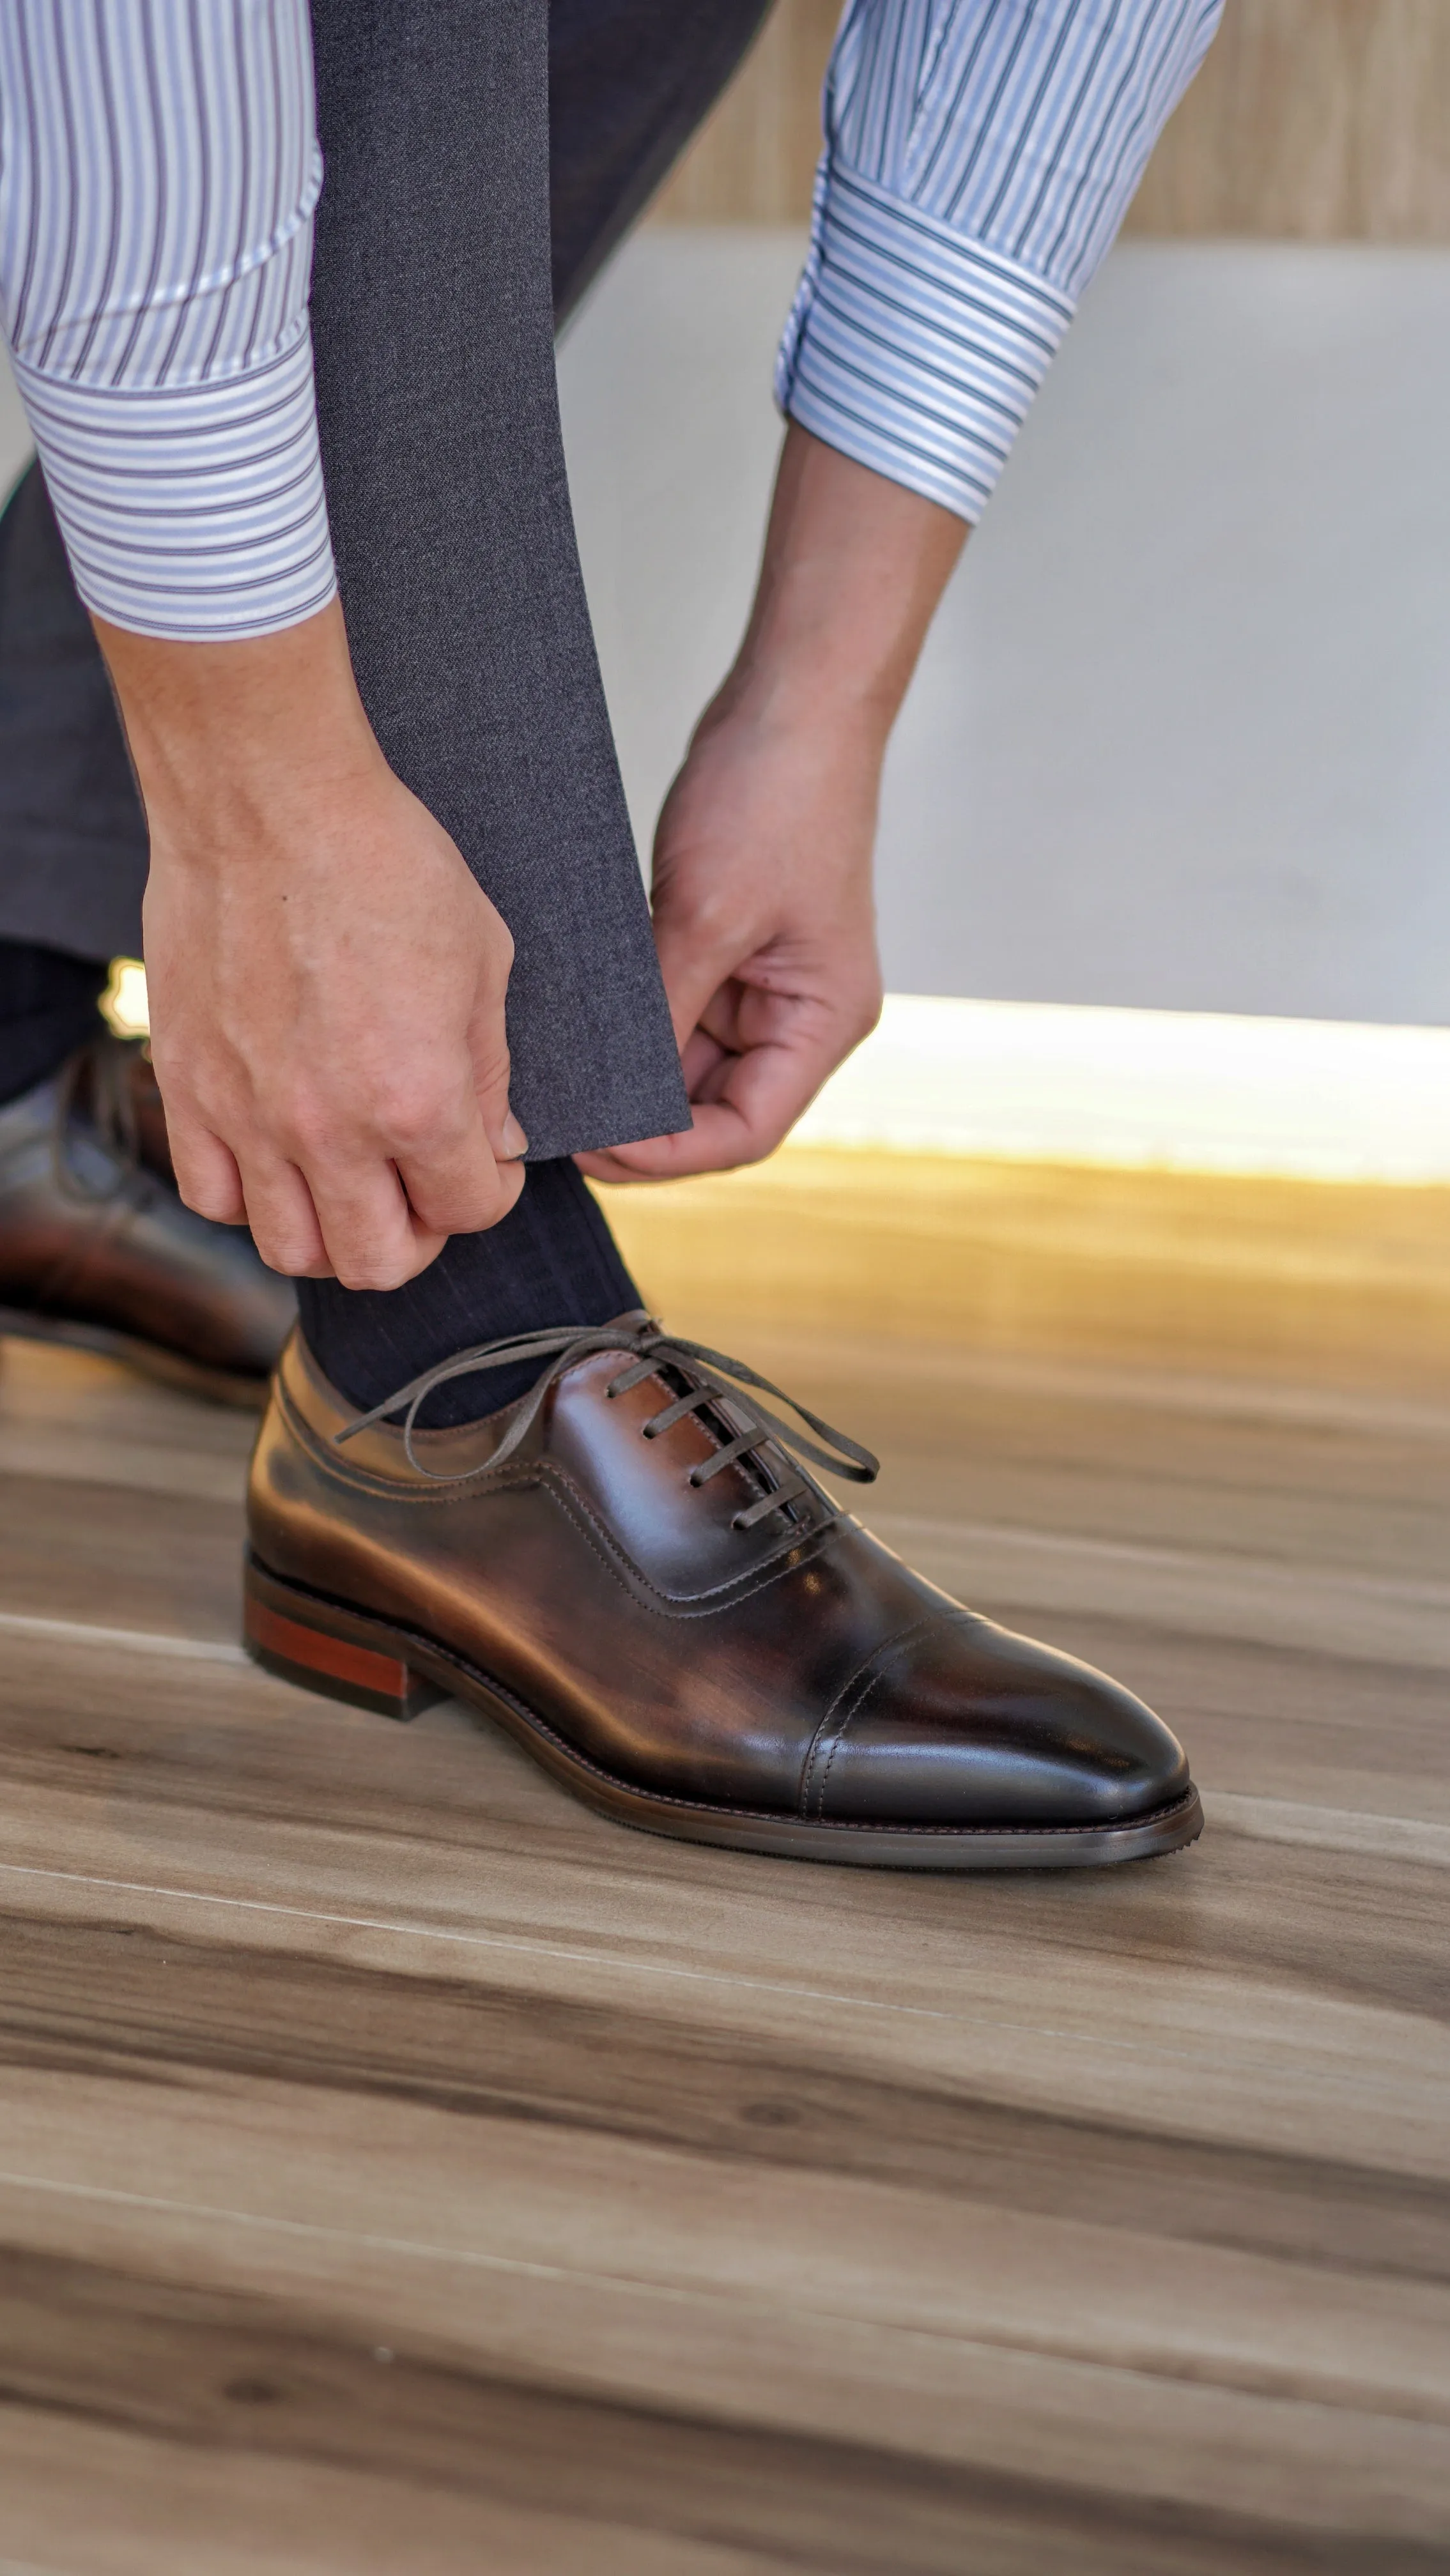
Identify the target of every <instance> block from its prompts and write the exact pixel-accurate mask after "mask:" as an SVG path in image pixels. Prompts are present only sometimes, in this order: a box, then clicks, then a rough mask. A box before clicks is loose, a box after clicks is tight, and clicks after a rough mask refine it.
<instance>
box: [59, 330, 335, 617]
mask: <svg viewBox="0 0 1450 2576" xmlns="http://www.w3.org/2000/svg"><path fill="white" fill-rule="evenodd" d="M14 364H15V377H16V382H17V384H18V386H19V390H20V397H21V400H22V402H23V403H24V405H25V410H26V414H27V417H28V419H29V422H30V426H31V430H32V432H33V434H34V438H35V443H36V446H37V448H38V449H39V451H40V462H41V468H42V471H43V472H44V475H45V483H46V489H47V491H48V492H49V494H50V498H51V501H52V503H53V504H54V508H55V514H56V517H57V519H58V520H59V522H60V529H61V534H62V536H63V537H64V539H65V545H66V552H67V554H68V555H69V557H70V563H71V570H72V572H73V573H74V575H75V582H76V588H77V589H78V590H79V592H80V594H81V597H82V599H83V600H84V601H85V603H86V605H87V607H88V608H92V609H94V610H95V611H96V613H97V615H98V616H101V617H105V618H108V619H110V621H111V622H112V624H114V625H116V626H124V627H129V628H130V629H132V630H133V632H135V633H137V634H141V635H162V636H170V637H174V638H176V639H177V640H179V641H182V642H187V643H211V642H225V641H226V640H227V639H228V638H230V637H233V636H239V635H268V634H274V633H275V632H277V630H278V629H279V628H281V627H284V626H296V625H298V624H300V622H301V620H302V619H303V618H304V617H311V616H312V615H313V614H314V612H315V611H316V610H317V609H319V608H323V607H325V606H326V604H327V602H328V600H329V599H330V598H331V597H332V595H333V592H334V590H335V589H336V586H337V585H336V579H335V576H334V573H333V566H332V545H331V540H330V538H329V536H328V530H327V503H326V498H325V496H324V493H323V488H322V463H321V458H320V456H319V453H318V446H317V413H316V407H315V402H314V396H313V385H312V339H311V334H310V332H309V331H308V329H307V327H306V324H305V322H304V324H303V327H302V329H301V332H300V334H298V335H296V336H294V338H293V339H292V341H291V343H290V345H289V346H288V347H286V348H285V349H283V350H281V351H279V352H274V353H273V354H272V355H270V356H269V357H268V358H267V360H266V361H265V362H264V363H263V364H261V365H259V366H254V367H251V368H248V369H247V370H245V372H241V373H238V374H236V375H233V376H226V377H223V378H220V379H218V380H215V381H212V382H210V383H207V384H200V385H178V386H162V387H159V388H148V389H146V390H140V391H138V390H132V389H129V388H116V387H111V386H97V385H84V384H75V383H73V382H68V381H65V380H63V379H58V378H56V377H54V376H44V375H41V374H39V373H38V372H37V370H36V369H35V368H34V367H32V366H28V365H27V364H26V363H25V361H24V360H23V359H21V358H19V357H18V356H17V357H16V359H15V361H14Z"/></svg>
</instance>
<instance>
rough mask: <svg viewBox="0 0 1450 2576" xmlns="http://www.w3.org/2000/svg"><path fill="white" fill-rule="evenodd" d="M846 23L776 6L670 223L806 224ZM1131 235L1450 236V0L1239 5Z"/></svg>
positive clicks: (816, 11) (1156, 162)
mask: <svg viewBox="0 0 1450 2576" xmlns="http://www.w3.org/2000/svg"><path fill="white" fill-rule="evenodd" d="M838 16H839V8H838V0H778V5H777V7H776V10H775V13H774V15H773V16H772V18H771V19H770V20H769V22H768V24H767V26H766V28H765V31H764V33H763V35H762V36H761V38H760V40H759V42H758V43H757V45H756V47H755V49H754V51H753V53H752V54H751V56H750V58H749V60H748V61H747V63H746V64H745V66H744V69H743V70H742V72H741V73H740V75H739V76H738V78H737V79H736V81H735V83H734V85H733V87H732V88H731V89H730V90H729V92H728V93H727V94H726V96H725V98H724V99H723V100H722V101H721V103H720V106H719V107H718V108H717V110H716V112H715V114H714V116H713V117H712V118H711V119H710V122H709V124H708V125H707V126H706V127H705V129H704V131H703V133H702V134H701V135H700V136H699V138H698V140H697V141H696V143H695V145H694V147H693V148H692V150H691V151H690V152H689V153H688V154H687V155H686V157H685V160H684V161H683V162H682V164H681V166H680V168H679V169H678V170H677V172H676V173H675V176H674V178H673V179H672V180H671V181H670V183H669V185H668V187H667V188H666V190H665V191H664V194H663V196H662V197H661V199H660V201H659V205H658V208H657V210H656V211H657V216H658V219H659V220H661V221H664V222H668V223H801V222H804V220H805V218H806V216H807V214H808V213H809V211H810V197H811V177H812V172H813V170H814V166H815V160H816V154H817V152H818V150H819V142H820V123H819V101H820V86H821V79H822V75H823V73H824V70H825V64H826V57H827V55H828V53H829V51H830V44H831V37H832V34H833V33H834V29H835V24H836V20H837V17H838ZM1128 230H1129V231H1130V232H1133V233H1137V234H1139V235H1143V234H1147V235H1158V236H1170V237H1171V236H1178V237H1183V236H1187V237H1197V238H1200V239H1203V238H1210V239H1214V238H1219V239H1221V238H1224V237H1225V236H1228V237H1232V236H1238V237H1239V238H1248V239H1259V240H1270V241H1383V242H1444V241H1450V0H1228V7H1227V9H1226V12H1225V16H1224V24H1223V26H1222V28H1221V30H1220V32H1219V35H1218V38H1217V40H1216V42H1215V44H1214V46H1213V48H1212V50H1211V52H1210V54H1209V57H1208V61H1207V62H1206V64H1205V65H1204V68H1203V70H1202V72H1201V73H1200V75H1199V77H1198V79H1197V81H1196V82H1195V83H1194V85H1193V87H1192V89H1191V90H1190V91H1189V93H1188V96H1187V98H1186V99H1185V100H1184V102H1183V104H1182V106H1181V107H1180V108H1179V110H1178V113H1177V115H1176V116H1175V117H1174V118H1173V120H1172V122H1171V123H1170V124H1169V126H1168V128H1167V130H1166V132H1165V133H1164V135H1163V138H1162V140H1161V142H1160V143H1159V146H1158V149H1157V151H1156V153H1155V154H1154V156H1153V159H1152V161H1151V163H1150V165H1149V168H1148V171H1147V174H1146V176H1145V178H1144V181H1143V185H1142V187H1141V189H1140V190H1139V192H1138V197H1137V200H1136V202H1135V204H1134V206H1133V208H1132V211H1131V213H1130V215H1129V218H1128Z"/></svg>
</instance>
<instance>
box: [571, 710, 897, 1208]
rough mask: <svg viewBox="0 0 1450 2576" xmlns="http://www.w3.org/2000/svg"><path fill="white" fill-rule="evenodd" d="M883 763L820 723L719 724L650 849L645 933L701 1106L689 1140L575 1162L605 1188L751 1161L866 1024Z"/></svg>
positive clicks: (713, 722) (679, 784) (874, 973)
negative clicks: (651, 936)
mask: <svg viewBox="0 0 1450 2576" xmlns="http://www.w3.org/2000/svg"><path fill="white" fill-rule="evenodd" d="M878 773H879V754H878V753H877V752H876V750H875V747H874V745H873V744H872V743H871V742H870V740H869V739H867V738H866V737H865V736H864V735H863V734H860V733H858V734H855V735H853V734H852V732H851V731H850V729H849V728H848V729H847V730H846V732H845V733H844V734H843V735H842V736H841V737H839V738H838V737H837V735H836V734H835V732H834V731H833V730H832V729H831V728H830V727H829V725H828V724H827V723H826V722H825V721H821V722H818V723H815V724H809V723H804V722H802V723H797V724H790V723H783V724H772V722H771V720H770V718H769V717H768V716H764V715H757V714H756V713H754V712H753V711H751V710H750V709H748V708H743V709H734V710H730V711H726V712H723V713H713V712H712V714H711V715H710V716H708V717H707V718H706V720H705V722H704V723H703V724H702V725H701V727H700V730H699V732H698V733H697V735H696V737H695V740H694V743H693V744H692V746H691V750H690V756H689V758H688V760H687V761H686V763H685V766H684V768H683V769H682V771H681V772H680V775H679V777H678V778H677V779H676V781H675V784H674V786H673V787H672V789H671V790H670V794H669V798H668V801H667V803H666V805H665V809H664V812H663V813H662V815H661V817H660V824H659V831H658V834H657V836H656V840H655V858H654V923H655V941H656V945H657V947H658V949H659V958H660V967H661V971H662V973H663V975H664V980H665V990H666V992H667V994H668V995H669V1000H670V1008H671V1011H672V1013H673V1016H674V1022H675V1035H676V1038H677V1040H678V1042H679V1048H680V1056H681V1061H682V1063H683V1065H684V1072H685V1084H686V1088H687V1090H688V1092H689V1095H690V1103H691V1107H692V1109H693V1111H694V1124H693V1127H692V1128H691V1129H690V1130H689V1131H688V1132H687V1133H685V1134H684V1135H679V1136H661V1137H658V1138H655V1139H652V1140H651V1141H650V1142H649V1143H647V1144H642V1145H627V1146H622V1147H620V1148H619V1149H618V1151H616V1152H614V1153H611V1154H590V1155H583V1156H581V1157H580V1160H581V1162H582V1164H583V1167H584V1169H585V1170H586V1171H587V1172H589V1173H590V1174H591V1176H592V1177H594V1178H595V1179H599V1180H643V1179H649V1180H663V1179H668V1178H670V1177H671V1176H672V1175H674V1174H676V1173H684V1172H710V1171H723V1170H726V1169H728V1168H730V1167H731V1166H732V1165H734V1164H737V1163H754V1162H759V1160H760V1159H761V1157H762V1156H763V1155H765V1154H769V1153H771V1152H772V1151H773V1150H774V1148H775V1147H776V1146H777V1145H778V1144H779V1143H780V1140H781V1138H782V1137H783V1136H784V1135H785V1134H786V1133H787V1132H788V1131H789V1129H790V1128H791V1127H793V1126H794V1125H795V1122H796V1120H797V1118H799V1116H800V1114H801V1111H802V1110H803V1109H804V1108H805V1107H806V1104H807V1102H808V1101H810V1100H811V1099H813V1098H814V1096H815V1094H816V1092H817V1091H818V1090H819V1089H820V1087H821V1084H822V1083H823V1082H824V1081H825V1078H826V1076H827V1074H828V1073H830V1072H831V1071H832V1070H833V1069H834V1067H835V1066H836V1065H838V1064H839V1063H840V1061H841V1059H842V1057H843V1056H845V1055H849V1053H850V1051H851V1049H852V1047H854V1046H856V1045H857V1044H859V1042H860V1040H861V1039H862V1038H863V1037H865V1035H866V1033H867V1031H868V1030H869V1029H871V1028H873V1027H874V1026H875V1024H876V1020H877V1017H878V1015H879V1013H880V1009H881V971H880V968H879V966H878V964H877V961H876V925H875V918H874V913H873V907H872V901H871V843H872V835H873V832H874V827H875V821H876V790H877V778H878Z"/></svg>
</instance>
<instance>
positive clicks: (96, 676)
mask: <svg viewBox="0 0 1450 2576" xmlns="http://www.w3.org/2000/svg"><path fill="white" fill-rule="evenodd" d="M145 884H146V826H145V823H144V822H143V820H142V816H141V806H140V801H139V799H138V797H137V794H136V789H135V785H134V782H133V780H132V777H131V764H130V762H129V760H128V759H127V757H126V746H125V743H124V742H123V740H122V737H121V728H120V724H119V722H118V721H117V717H116V710H115V706H114V704H113V703H112V699H111V691H110V684H109V682H108V681H107V678H106V669H105V664H104V663H103V662H102V660H101V656H100V653H99V651H98V650H97V647H96V639H95V634H94V632H93V630H92V626H91V621H90V619H89V617H88V616H87V615H86V612H85V610H84V608H83V607H82V606H81V602H80V599H79V597H78V595H77V592H76V587H75V584H74V582H73V581H72V580H71V574H70V566H69V564H68V563H67V561H66V556H65V548H64V546H63V545H62V543H61V536H60V530H59V528H58V527H57V525H56V522H55V513H54V511H53V510H52V509H51V506H50V499H49V496H48V494H47V492H46V489H45V485H44V483H43V481H42V480H41V473H40V467H39V466H38V465H35V464H33V465H31V467H30V468H29V471H28V472H27V473H25V474H24V475H22V477H21V479H20V482H19V483H18V485H17V486H16V489H15V491H14V493H13V494H12V495H11V499H10V503H9V506H8V508H7V509H6V511H5V513H4V516H3V517H0V941H15V942H20V943H23V944H24V945H26V946H34V947H37V948H39V949H42V950H53V951H65V952H66V953H68V954H69V955H71V956H75V957H83V958H87V959H96V960H101V959H105V958H108V957H116V956H131V957H139V955H140V953H141V896H142V892H143V890H144V887H145ZM0 1009H3V1001H0Z"/></svg>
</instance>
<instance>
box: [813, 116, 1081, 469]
mask: <svg viewBox="0 0 1450 2576" xmlns="http://www.w3.org/2000/svg"><path fill="white" fill-rule="evenodd" d="M1073 309H1074V308H1073V304H1072V301H1071V299H1070V298H1069V297H1068V296H1066V295H1064V294H1063V293H1062V291H1061V289H1060V288H1058V287H1055V286H1050V285H1049V284H1048V282H1047V280H1046V279H1045V278H1043V277H1039V276H1038V275H1036V274H1035V273H1034V271H1032V270H1031V269H1027V268H1023V267H1022V266H1021V265H1020V263H1019V262H1018V261H1016V260H1013V259H1007V258H1004V256H1003V254H1002V253H1001V252H1000V251H995V250H989V249H987V248H986V247H985V245H984V244H983V243H981V242H976V241H971V240H968V239H967V238H966V237H965V236H964V235H963V234H961V233H957V232H953V231H952V229H951V228H950V226H949V225H947V224H944V223H941V222H939V221H938V220H937V218H936V217H935V216H932V215H927V214H923V213H922V212H921V210H920V208H919V207H916V206H913V205H911V204H909V203H908V202H907V201H906V200H905V199H903V198H900V197H894V196H892V195H891V194H890V192H889V191H888V190H887V189H885V188H882V187H879V186H878V185H877V184H876V183H875V181H874V180H870V179H864V178H862V176H861V175H860V173H859V172H858V171H854V170H850V169H847V168H846V167H845V166H844V165H843V164H842V163H841V162H840V161H839V160H834V159H831V160H828V161H825V162H823V163H822V165H821V175H820V179H819V181H818V184H817V194H816V211H815V220H814V224H813V227H812V237H811V249H810V256H809V259H808V260H807V263H806V269H805V274H804V276H803V277H802V279H801V284H800V290H799V293H798V294H797V296H796V301H795V306H794V309H793V311H792V313H791V317H790V320H789V322H788V323H787V325H786V330H785V337H784V340H783V341H782V343H781V350H780V356H779V359H778V360H777V364H776V379H775V382H776V398H777V400H778V402H779V404H780V407H781V409H782V411H784V412H786V413H788V414H789V416H790V418H791V419H792V420H796V421H799V422H800V425H801V427H802V428H803V429H809V430H812V431H814V433H815V435H816V436H817V437H818V438H821V439H824V440H825V442H826V444H827V445H828V446H830V447H836V448H839V449H840V450H841V451H842V452H843V453H844V454H845V455H847V456H854V457H855V458H856V459H857V461H858V463H860V464H862V465H869V466H872V467H873V468H874V469H875V471H876V472H877V473H878V474H884V475H886V476H888V477H889V479H890V480H891V481H892V482H893V483H904V484H906V485H907V487H908V488H909V489H910V490H911V491H913V492H920V493H922V494H923V495H924V496H925V498H926V499H927V500H929V501H939V502H940V503H941V504H942V506H943V507H944V508H945V509H948V510H954V511H955V512H956V513H957V515H958V516H959V517H960V518H963V519H970V520H975V519H978V518H980V517H981V514H982V512H983V510H984V509H985V508H986V505H987V501H988V499H989V497H990V495H991V492H992V488H993V486H994V484H995V483H996V480H997V477H998V475H999V474H1000V473H1001V471H1002V468H1003V466H1004V465H1005V464H1006V462H1007V457H1008V453H1009V451H1010V449H1011V446H1012V441H1013V439H1014V438H1015V437H1016V435H1017V432H1018V430H1019V429H1020V428H1021V426H1022V422H1023V420H1024V418H1025V417H1026V413H1027V409H1028V406H1029V404H1030V403H1031V401H1032V397H1033V395H1034V394H1035V393H1036V391H1037V388H1038V386H1039V385H1040V384H1041V382H1042V379H1043V377H1044V376H1045V375H1046V373H1047V369H1048V366H1049V365H1050V363H1051V361H1052V358H1053V356H1054V355H1055V353H1056V351H1057V348H1058V345H1059V343H1060V342H1061V340H1062V337H1063V334H1064V332H1065V331H1066V329H1067V326H1068V324H1069V322H1070V321H1071V320H1072V316H1073Z"/></svg>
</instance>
